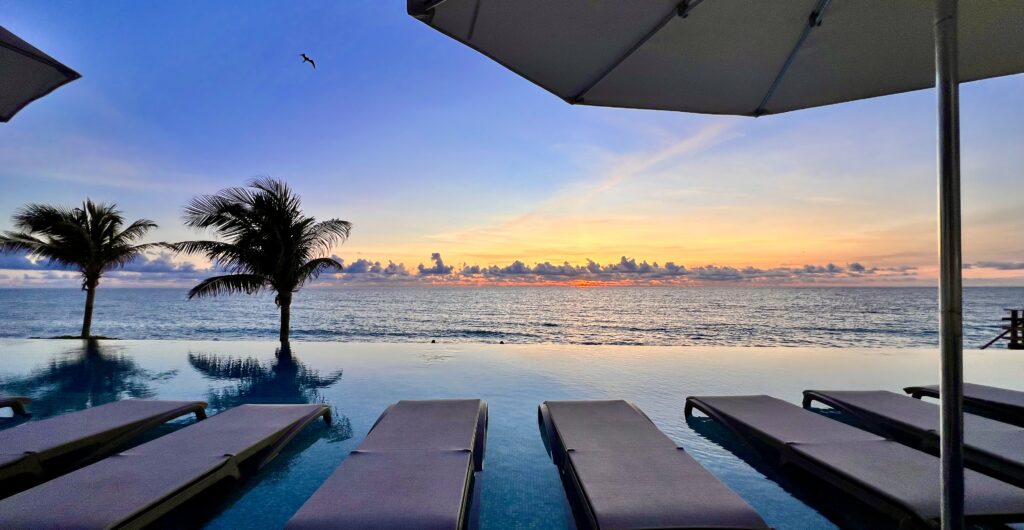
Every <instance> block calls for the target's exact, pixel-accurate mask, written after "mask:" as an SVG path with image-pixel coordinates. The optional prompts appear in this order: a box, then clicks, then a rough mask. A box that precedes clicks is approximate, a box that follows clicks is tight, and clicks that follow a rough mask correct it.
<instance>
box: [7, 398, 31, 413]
mask: <svg viewBox="0 0 1024 530" xmlns="http://www.w3.org/2000/svg"><path fill="white" fill-rule="evenodd" d="M31 402H32V398H27V397H25V396H8V395H6V394H0V409H2V408H9V409H11V410H12V411H14V415H15V416H28V415H29V414H28V411H26V410H25V405H28V404H29V403H31Z"/></svg>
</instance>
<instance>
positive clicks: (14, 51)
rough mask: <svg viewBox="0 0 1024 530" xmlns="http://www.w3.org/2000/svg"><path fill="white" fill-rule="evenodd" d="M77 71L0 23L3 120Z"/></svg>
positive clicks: (74, 76)
mask: <svg viewBox="0 0 1024 530" xmlns="http://www.w3.org/2000/svg"><path fill="white" fill-rule="evenodd" d="M79 77H82V76H80V75H79V74H78V72H76V71H74V70H72V69H70V68H68V67H67V66H64V65H63V64H61V63H59V62H57V61H56V60H55V59H54V58H53V57H50V56H49V55H46V54H45V53H43V52H41V51H39V50H38V49H36V48H35V47H34V46H32V45H31V44H29V43H27V42H25V41H23V40H21V39H20V38H19V37H18V36H17V35H15V34H13V33H11V32H10V31H7V30H6V29H4V28H3V27H2V26H0V122H7V121H9V120H10V119H11V118H12V117H13V116H14V115H15V114H17V113H18V111H19V110H21V109H22V108H24V107H25V105H28V104H29V103H32V102H33V101H35V100H37V99H39V98H41V97H43V96H45V95H47V94H49V93H50V92H53V91H54V90H56V89H58V88H60V87H61V86H64V85H65V84H67V83H70V82H71V81H74V80H75V79H78V78H79Z"/></svg>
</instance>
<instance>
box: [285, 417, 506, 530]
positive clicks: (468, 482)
mask: <svg viewBox="0 0 1024 530" xmlns="http://www.w3.org/2000/svg"><path fill="white" fill-rule="evenodd" d="M449 402H451V403H449ZM470 405H472V406H473V407H474V410H472V411H470V410H469V409H467V408H466V407H468V406H470ZM403 406H405V407H420V406H427V407H441V409H442V410H441V412H442V413H450V412H451V409H450V408H445V407H448V406H455V407H457V408H456V409H455V410H456V411H457V413H458V414H459V416H458V419H459V421H460V422H461V421H462V420H465V421H467V423H466V424H462V423H460V424H459V426H458V427H453V428H455V429H457V430H455V431H437V432H435V434H437V433H446V434H456V436H455V438H459V439H458V440H456V439H445V440H444V441H443V442H442V441H439V440H433V441H432V442H431V443H430V444H426V445H425V444H424V443H423V441H422V440H421V439H419V438H417V434H423V433H422V432H421V431H418V430H412V431H410V430H409V429H410V428H413V426H409V425H407V424H405V423H403V419H402V418H403V417H405V416H402V415H401V414H399V415H398V416H397V418H396V419H394V420H393V421H389V420H388V418H389V417H391V416H392V414H398V413H396V412H395V411H396V409H397V410H401V411H402V413H403V414H405V415H408V414H410V413H413V414H417V413H421V412H417V411H416V409H413V411H412V412H410V411H408V410H405V409H403V408H401V407H403ZM459 407H461V408H459ZM463 414H465V415H466V417H463V416H462V415H463ZM470 414H472V421H473V425H472V428H471V429H470V427H469V425H468V421H471V420H470V416H469V415H470ZM426 417H428V418H433V417H434V416H426ZM488 421H489V420H488V406H487V402H486V401H483V400H481V399H460V400H423V401H399V402H398V403H394V404H392V405H389V406H388V407H387V408H385V409H384V411H383V412H382V413H381V414H380V416H378V417H377V420H376V421H374V423H373V425H372V426H371V427H370V429H369V431H368V432H367V435H366V437H365V438H364V440H363V441H362V442H361V443H360V445H359V446H358V447H357V448H356V449H354V450H353V451H352V452H351V453H349V456H348V457H347V458H346V460H345V461H343V462H342V463H341V465H340V466H339V467H338V469H336V470H335V471H334V472H333V473H332V474H331V476H330V477H328V478H327V480H326V481H325V482H324V483H323V484H321V485H320V487H319V488H318V489H317V491H316V492H315V493H314V494H313V496H312V497H310V498H309V499H307V501H306V502H305V503H304V504H303V506H302V507H301V508H300V509H299V511H298V512H296V513H295V514H294V515H293V516H292V518H291V520H289V522H288V524H287V528H317V529H320V528H364V527H367V526H369V527H372V528H392V527H393V528H418V527H424V528H427V527H429V528H442V527H443V528H453V529H454V530H461V529H463V528H469V527H472V526H473V521H474V520H475V517H476V516H477V514H478V502H477V501H478V499H479V494H480V492H479V488H478V487H477V476H476V474H477V473H480V472H482V471H483V466H484V452H485V450H486V443H487V427H488ZM385 422H388V423H387V428H386V429H383V430H385V431H388V432H383V433H382V432H381V431H380V430H378V429H381V425H382V423H385ZM463 429H466V430H465V431H463ZM462 434H466V435H467V438H460V437H461V435H462ZM375 435H376V437H375ZM470 436H471V438H469V437H470ZM381 437H383V438H381ZM389 437H390V439H391V440H392V441H391V442H389V441H388V440H389ZM425 437H426V438H428V439H430V438H431V437H430V435H429V433H426V436H425ZM442 438H443V436H442ZM394 440H398V442H397V444H395V443H394V442H393V441H394ZM407 442H409V443H407ZM450 444H454V445H450ZM463 444H465V445H463ZM466 453H469V454H466ZM410 455H412V456H411V457H412V458H414V459H417V460H419V461H421V462H426V461H429V460H430V459H431V458H433V457H440V458H441V459H442V460H445V459H447V458H449V457H452V456H457V460H458V462H459V463H458V466H459V467H448V468H447V469H446V470H442V472H446V473H449V474H446V475H445V479H446V480H447V481H446V482H445V484H446V485H451V487H452V488H453V489H451V490H447V489H446V490H443V491H445V492H447V494H448V495H447V496H445V497H444V499H443V501H444V503H443V504H440V505H438V504H436V499H434V500H430V499H419V497H418V496H417V495H410V496H405V497H398V496H397V495H398V494H397V493H396V492H399V491H402V490H403V488H408V483H406V484H403V485H397V486H395V487H393V488H385V489H380V488H376V487H369V488H366V489H363V490H362V491H360V492H359V493H360V494H363V495H372V496H373V497H365V498H364V497H361V496H359V495H356V496H355V497H347V496H346V492H347V491H348V488H350V487H351V488H359V482H360V481H361V480H372V479H374V478H380V479H381V480H383V479H384V478H383V477H377V476H374V474H375V473H376V472H377V471H379V470H380V467H377V466H380V465H384V466H387V465H395V463H396V462H397V463H398V465H400V466H401V467H405V466H406V465H408V464H407V462H406V461H407V460H408V459H409V458H410ZM371 456H372V457H374V458H380V459H382V460H378V461H377V462H374V461H373V460H371V461H370V462H369V464H368V466H369V467H366V466H367V464H359V463H358V462H359V461H358V460H353V459H359V458H364V457H371ZM396 459H397V460H396ZM352 462H356V463H352ZM445 465H447V464H445ZM462 465H465V470H463V469H462V467H461V466H462ZM427 466H428V467H429V464H427ZM463 473H464V474H463ZM367 474H369V475H370V477H367ZM412 475H413V477H412V478H410V477H404V478H402V477H400V478H398V480H405V479H409V480H413V481H422V480H423V478H424V477H427V476H429V475H417V474H416V473H415V472H414V473H412ZM427 482H430V481H429V480H428V481H427ZM436 484H437V482H436V481H434V482H433V483H431V485H436ZM457 484H461V491H459V492H457V493H456V491H455V490H454V488H455V487H457ZM428 487H429V486H428ZM417 491H419V492H423V491H427V489H426V488H423V489H419V490H417ZM339 495H340V496H341V497H339ZM388 496H394V497H395V499H398V500H409V499H410V498H411V499H419V501H429V502H432V503H434V504H433V506H435V507H438V506H442V507H444V508H443V512H444V513H443V515H440V519H443V521H444V522H443V523H441V522H440V519H438V517H439V513H440V512H433V513H428V514H424V513H423V512H418V511H416V509H417V508H415V507H412V508H410V507H409V506H406V507H405V508H404V509H403V510H401V511H397V510H395V508H394V507H393V506H391V505H389V504H388V502H387V498H388ZM449 502H450V503H451V504H450V505H449V504H448V503H449ZM456 502H457V503H458V506H457V507H456V506H455V505H454V504H455V503H456ZM411 506H419V505H418V504H415V503H414V504H413V505H411ZM449 508H450V509H451V511H448V509H449ZM378 514H384V515H386V514H400V515H402V516H405V517H406V519H403V520H392V519H388V518H387V517H384V518H383V519H380V520H374V521H373V523H368V522H367V521H368V520H373V519H375V518H376V517H377V515H378ZM424 518H425V520H427V521H430V522H429V523H427V522H423V521H422V520H421V519H424ZM400 519H401V518H400ZM383 521H388V522H386V523H385V522H383ZM417 523H419V526H417ZM440 524H443V526H438V525H440Z"/></svg>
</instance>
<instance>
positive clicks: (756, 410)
mask: <svg viewBox="0 0 1024 530" xmlns="http://www.w3.org/2000/svg"><path fill="white" fill-rule="evenodd" d="M688 399H689V400H691V401H694V402H700V403H706V404H709V405H712V408H713V409H715V410H718V411H721V412H722V413H724V414H727V415H728V416H729V420H730V421H732V422H734V423H740V424H743V425H744V426H746V427H747V428H749V429H752V430H754V431H757V432H758V434H759V435H761V436H763V437H765V439H766V441H768V442H769V443H773V444H786V443H794V442H803V443H812V442H813V443H828V442H848V441H854V440H864V441H872V440H881V439H882V437H880V436H875V435H874V434H871V433H869V432H866V431H862V430H860V429H857V428H856V427H851V426H849V425H845V424H842V423H839V422H837V421H834V420H830V419H828V418H826V417H824V416H822V415H820V414H814V413H813V412H807V411H805V410H803V409H800V407H796V409H797V410H798V411H800V412H802V413H803V414H795V413H793V408H794V405H793V404H792V403H789V402H788V401H783V400H781V399H778V398H774V397H771V396H715V397H691V398H688Z"/></svg>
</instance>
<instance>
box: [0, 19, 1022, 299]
mask: <svg viewBox="0 0 1024 530" xmlns="http://www.w3.org/2000/svg"><path fill="white" fill-rule="evenodd" d="M0 12H2V13H3V14H4V16H3V25H4V27H6V28H7V29H8V30H10V31H12V32H14V33H15V34H17V35H19V36H20V37H22V38H23V39H25V40H27V41H28V42H30V43H32V44H33V45H35V46H36V47H38V48H40V49H41V50H43V51H45V52H46V53H48V54H50V55H52V56H53V57H55V58H57V59H58V60H60V61H62V62H64V63H65V64H67V65H69V66H71V67H72V68H74V69H75V70H77V71H78V72H80V73H81V74H82V76H83V77H82V78H81V79H79V80H77V81H75V82H73V83H71V84H69V85H67V86H65V87H62V88H60V89H58V90H57V91H56V92H54V93H53V94H51V95H50V96H48V97H45V98H43V99H41V100H39V101H37V102H35V103H33V104H31V105H29V106H28V107H26V108H25V109H24V110H22V111H21V112H20V113H19V114H18V115H16V116H15V117H14V118H13V119H12V120H11V121H10V122H9V123H7V124H0V189H2V193H0V230H7V229H11V228H12V224H11V220H10V216H11V214H13V213H14V212H15V211H16V210H17V209H18V208H19V207H21V206H22V205H24V204H26V203H33V202H43V203H53V204H64V205H74V204H78V203H80V202H81V201H82V200H83V199H85V198H86V197H90V198H92V199H94V200H98V201H105V202H113V203H116V204H117V205H118V206H119V207H120V209H121V210H123V212H124V214H125V215H126V216H127V217H128V218H129V219H135V218H140V217H145V218H149V219H152V220H154V221H156V222H157V223H158V224H159V225H160V228H159V230H157V231H155V232H153V233H152V234H151V235H150V237H148V238H147V239H148V240H149V241H175V240H183V239H193V238H195V237H197V233H195V232H193V231H192V230H190V229H187V228H185V227H184V226H183V225H182V222H181V215H182V208H183V206H184V205H185V204H186V203H187V202H188V201H189V199H190V198H191V197H193V196H195V195H199V194H206V193H214V192H216V191H218V190H220V189H222V188H225V187H230V186H238V185H243V184H244V183H245V182H246V181H247V180H249V179H251V178H254V177H259V176H264V175H269V176H272V177H275V178H280V179H283V180H285V181H287V182H288V183H289V184H290V185H291V186H292V187H293V188H294V189H295V190H296V191H297V192H298V193H299V194H301V195H302V197H303V206H304V208H305V210H306V211H307V213H309V214H310V215H313V216H315V217H317V218H341V219H345V220H348V221H351V222H352V223H353V224H354V228H353V231H352V235H351V237H350V239H349V240H348V241H347V242H346V243H345V244H344V245H342V246H339V247H337V248H336V249H334V253H333V254H334V255H335V256H337V257H338V258H339V259H340V260H342V261H343V263H344V264H345V265H346V266H347V272H346V273H344V274H341V275H338V276H333V277H329V278H326V279H324V282H322V283H323V284H324V285H333V284H348V283H353V282H379V283H394V284H396V285H423V284H439V283H440V284H453V285H492V284H493V285H526V284H529V285H533V284H551V283H554V284H572V285H618V284H634V283H641V284H658V285H662V284H668V285H707V284H713V285H724V284H742V285H833V284H836V285H922V286H930V285H935V281H936V280H935V278H936V274H935V270H936V267H935V262H936V223H937V221H936V177H935V166H936V160H935V94H934V92H933V91H931V90H928V91H919V92H914V93H909V94H902V95H896V96H889V97H884V98H876V99H872V100H865V101H860V102H854V103H849V104H844V105H837V106H831V107H823V108H818V109H810V110H805V111H800V112H794V113H788V114H782V115H777V116H766V117H762V118H757V119H753V118H742V117H723V116H703V115H695V114H683V113H674V112H655V111H641V110H630V109H608V108H597V107H582V106H572V105H568V104H566V103H565V102H563V101H562V100H560V99H558V98H556V97H555V96H553V95H551V94H549V93H547V92H545V91H544V90H542V89H540V88H538V87H536V86H534V85H532V84H531V83H529V82H527V81H526V80H524V79H522V78H520V77H518V76H516V75H515V74H513V73H511V72H509V71H508V70H506V69H504V68H503V67H501V66H499V65H497V64H495V63H493V62H491V61H490V60H489V59H487V58H485V57H484V56H482V55H480V54H478V53H476V52H474V51H472V50H470V49H469V48H467V47H465V46H463V45H461V44H459V43H457V42H455V41H453V40H451V39H449V38H447V37H445V36H444V35H442V34H440V33H438V32H437V31H434V30H432V29H430V28H429V27H427V26H426V25H424V24H422V23H420V22H418V21H416V20H415V19H413V18H411V17H409V16H408V15H406V13H405V2H404V1H401V0H344V1H338V2H320V1H316V2H313V1H304V0H299V1H297V0H288V1H250V2H244V3H243V2H237V3H229V2H216V3H211V2H200V1H173V2H128V1H109V2H88V1H69V0H51V1H47V2H27V1H21V0H18V1H11V0H0ZM300 53H306V54H308V55H309V56H310V57H312V58H313V59H314V60H315V61H316V63H317V68H316V69H315V70H313V69H312V68H310V66H309V64H303V63H302V60H301V58H300V56H299V54H300ZM1022 93H1024V76H1019V75H1018V76H1010V77H1005V78H1000V79H994V80H987V81H981V82H976V83H970V84H965V85H963V86H962V88H961V108H962V145H963V155H962V156H963V177H962V178H963V215H964V236H963V238H964V262H965V263H966V264H967V265H966V267H967V268H966V270H965V272H964V274H965V277H966V279H967V280H966V281H967V284H968V285H1024V242H1022V241H1021V239H1020V237H1019V234H1021V233H1022V230H1021V229H1022V228H1024V216H1021V215H1019V212H1020V206H1021V201H1022V200H1024V196H1022V195H1021V192H1020V182H1021V178H1020V176H1021V172H1022V170H1024V149H1022V148H1021V145H1022V144H1024V126H1021V124H1022V123H1024V101H1022V100H1021V98H1020V94H1022ZM208 268H209V265H208V264H207V263H204V262H203V261H201V260H198V259H196V258H187V257H182V256H171V255H169V254H158V253H152V254H150V255H148V256H147V257H146V259H145V260H140V261H139V262H137V263H135V264H133V265H131V266H130V267H129V270H127V271H124V272H120V273H113V274H110V275H108V278H107V279H106V280H105V283H107V284H110V285H116V286H134V285H138V286H145V285H153V286H167V285H178V284H190V283H194V282H195V280H196V279H198V278H201V277H202V276H203V275H204V274H206V273H208V272H209V271H208V270H207V269H208ZM48 269H49V267H48V266H47V265H46V264H45V263H33V262H32V261H29V260H26V259H25V257H24V256H16V255H7V256H0V286H74V285H76V282H77V280H76V279H75V275H74V274H73V273H70V272H66V271H54V270H48Z"/></svg>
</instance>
